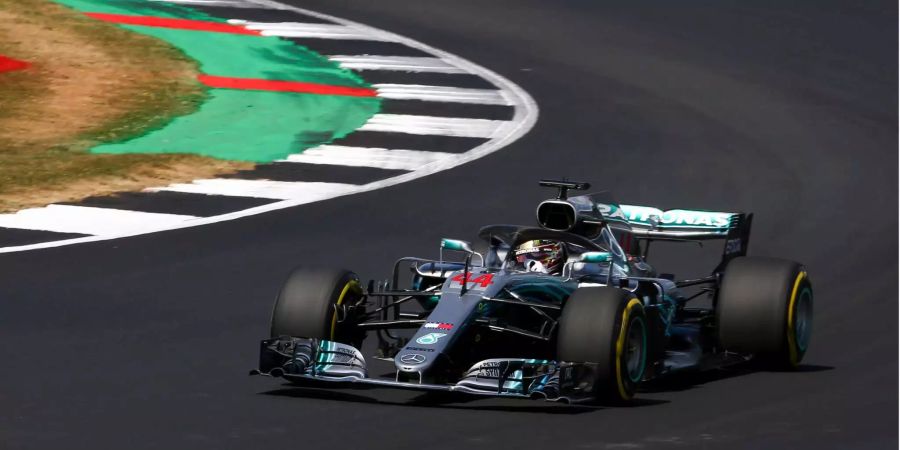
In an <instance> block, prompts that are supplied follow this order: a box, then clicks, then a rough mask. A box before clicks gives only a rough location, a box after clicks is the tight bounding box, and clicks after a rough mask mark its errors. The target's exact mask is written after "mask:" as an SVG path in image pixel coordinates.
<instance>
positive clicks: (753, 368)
mask: <svg viewBox="0 0 900 450" xmlns="http://www.w3.org/2000/svg"><path fill="white" fill-rule="evenodd" d="M829 370H834V367H832V366H822V365H815V364H801V365H800V366H799V367H797V368H795V369H785V370H776V369H770V368H766V367H765V366H760V365H759V364H756V363H754V362H753V361H748V362H746V363H742V364H735V365H731V366H728V367H722V368H717V369H709V370H704V371H684V372H681V373H676V374H672V375H668V376H665V377H663V378H660V379H658V380H654V381H651V382H648V383H644V384H643V385H642V386H641V389H640V392H644V393H660V392H672V391H685V390H688V389H694V388H696V387H698V386H701V385H704V384H707V383H713V382H716V381H719V380H726V379H729V378H735V377H741V376H746V375H750V374H754V373H761V372H777V373H812V372H824V371H829Z"/></svg>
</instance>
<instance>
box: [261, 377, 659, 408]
mask: <svg viewBox="0 0 900 450" xmlns="http://www.w3.org/2000/svg"><path fill="white" fill-rule="evenodd" d="M359 392H361V390H357V389H348V388H330V389H325V388H312V387H304V386H295V385H291V384H285V385H283V387H282V388H280V389H273V390H270V391H266V392H261V393H260V395H269V396H275V397H291V398H307V399H320V400H332V401H343V402H352V403H368V404H380V405H393V406H403V407H412V408H444V409H458V410H472V411H502V412H512V413H516V412H518V413H532V414H533V413H543V414H563V415H573V414H585V413H591V412H596V411H599V410H603V409H610V407H607V406H601V405H594V404H574V405H570V404H565V403H562V402H546V401H541V400H531V401H529V400H527V399H497V398H491V397H479V396H472V395H465V394H458V393H431V392H429V393H424V394H420V395H417V396H415V397H413V398H411V399H404V400H395V399H387V398H385V397H384V395H382V394H383V393H384V392H385V391H384V390H380V389H377V388H373V389H365V390H364V392H365V393H364V394H362V393H359ZM498 402H500V403H502V404H497V403H498ZM663 403H668V401H667V400H657V399H648V398H636V399H635V400H634V401H633V402H632V403H631V404H629V405H627V406H621V407H615V408H612V409H618V408H640V407H645V406H654V405H659V404H663Z"/></svg>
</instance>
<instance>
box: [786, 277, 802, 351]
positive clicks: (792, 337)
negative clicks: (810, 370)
mask: <svg viewBox="0 0 900 450" xmlns="http://www.w3.org/2000/svg"><path fill="white" fill-rule="evenodd" d="M804 278H806V272H800V274H798V275H797V280H796V281H794V289H793V290H792V291H791V301H790V302H788V320H787V342H788V356H789V357H790V361H791V365H793V366H796V365H798V364H800V355H799V353H798V352H797V336H796V333H795V332H794V321H795V320H797V318H796V317H795V316H796V313H795V312H794V310H795V309H797V308H796V304H797V291H798V290H799V289H800V282H801V281H803V279H804Z"/></svg>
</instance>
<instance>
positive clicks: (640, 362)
mask: <svg viewBox="0 0 900 450" xmlns="http://www.w3.org/2000/svg"><path fill="white" fill-rule="evenodd" d="M648 338H649V333H648V326H647V320H646V316H645V314H644V306H643V304H642V303H641V301H640V300H638V299H637V298H635V297H634V296H633V295H632V294H631V293H630V292H628V291H625V290H622V289H615V288H610V287H589V288H581V289H578V290H576V291H575V292H574V293H572V295H571V296H570V297H569V298H568V300H566V303H565V306H564V308H563V312H562V316H561V317H560V321H559V334H558V339H557V354H558V358H559V359H560V360H561V361H565V362H573V363H593V365H594V366H595V370H594V373H593V379H592V380H590V381H592V383H593V387H592V392H591V393H592V395H593V396H594V398H595V399H596V400H598V401H600V402H601V403H609V404H622V403H627V402H629V401H630V400H631V399H632V398H633V397H634V394H635V391H636V390H637V388H638V386H639V385H640V383H641V380H642V379H643V378H644V374H645V371H646V368H647V358H648V350H649V345H648Z"/></svg>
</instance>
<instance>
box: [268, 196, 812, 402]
mask: <svg viewBox="0 0 900 450" xmlns="http://www.w3.org/2000/svg"><path fill="white" fill-rule="evenodd" d="M541 185H543V186H547V187H553V188H556V189H559V194H558V196H557V197H556V198H554V199H551V200H546V201H544V202H542V203H541V204H540V205H539V207H538V210H537V219H538V223H539V225H540V226H539V227H524V226H513V225H491V226H487V227H484V228H482V229H481V231H480V232H479V236H480V238H482V239H483V240H484V241H485V243H486V246H487V250H486V251H485V252H484V254H482V253H479V252H476V251H475V250H473V248H472V246H471V245H470V244H469V243H467V242H463V241H458V240H451V239H444V240H442V242H441V246H440V257H439V258H438V259H437V260H427V259H422V258H413V257H406V258H401V259H399V260H398V261H397V262H396V263H395V264H394V267H393V276H392V278H391V279H390V280H387V281H383V282H375V281H370V282H369V283H368V285H367V286H366V287H364V286H363V285H361V284H360V281H359V278H358V277H357V276H356V274H354V273H353V272H350V271H347V270H322V269H312V270H307V269H298V270H295V271H294V272H293V273H292V274H291V275H290V277H289V278H288V280H287V282H286V283H285V284H284V286H283V287H282V289H281V292H280V293H279V295H278V298H277V300H276V302H275V309H274V312H273V315H272V328H271V337H270V338H269V339H266V340H264V341H262V343H261V347H260V349H261V354H260V361H259V368H258V369H256V370H254V371H253V372H252V373H254V374H263V375H269V376H273V377H282V378H284V379H286V380H289V381H291V382H294V383H297V384H300V385H316V386H327V385H331V386H353V387H364V386H369V387H371V386H382V387H384V386H387V387H394V388H403V389H413V390H421V391H451V392H460V393H466V394H478V395H488V396H501V397H521V398H543V399H547V400H560V401H566V402H581V401H600V402H602V403H612V404H616V403H624V402H628V401H629V400H631V399H632V397H633V396H634V394H635V391H636V390H637V389H638V387H639V386H640V384H641V383H642V382H645V381H648V380H651V379H656V378H658V377H661V376H664V375H667V374H670V373H675V372H678V371H682V370H685V369H705V368H713V367H721V366H723V365H726V364H729V363H733V362H737V361H747V360H750V359H751V358H752V359H755V360H757V361H763V362H764V363H765V364H768V365H771V366H776V367H779V368H792V367H796V366H797V365H798V364H799V363H800V361H801V359H802V358H803V355H804V353H805V352H806V350H807V347H808V345H809V341H810V325H811V321H812V305H813V298H812V287H811V284H810V280H809V277H808V275H807V273H806V271H805V270H804V268H803V266H801V265H800V264H798V263H795V262H791V261H785V260H780V259H771V258H758V257H747V256H745V255H746V251H747V244H748V241H749V237H750V225H751V220H752V214H745V213H723V212H705V211H689V210H670V211H665V212H664V211H661V210H659V209H656V208H651V207H644V206H628V205H619V204H616V203H615V202H613V201H612V200H611V199H609V198H608V196H606V195H605V194H590V195H580V196H576V197H571V198H569V197H568V196H567V193H568V191H569V190H583V189H587V188H589V185H588V184H587V183H577V182H568V181H541ZM710 239H719V240H724V243H725V245H724V251H723V254H722V260H721V263H720V264H719V265H718V266H717V267H716V268H715V269H714V270H713V271H712V274H711V275H710V276H708V277H705V278H701V279H692V280H678V281H676V280H675V279H674V277H673V276H671V275H667V274H658V273H657V272H656V270H655V269H654V268H653V267H652V266H650V265H649V264H648V263H647V261H646V256H647V250H648V248H649V245H650V243H651V242H653V241H656V240H674V241H698V240H710ZM451 252H453V254H455V255H460V256H459V257H457V259H460V258H461V259H462V260H461V261H458V262H451V261H448V260H445V259H444V258H445V256H448V255H449V254H450V253H451ZM405 266H409V268H410V273H409V275H408V276H406V277H405V278H406V280H403V279H402V278H403V277H401V272H404V271H403V270H402V269H404V267H405ZM703 298H705V299H706V303H708V304H709V305H711V306H706V307H690V306H688V305H689V304H691V301H692V300H694V299H703ZM404 329H406V330H404ZM411 331H414V332H411ZM370 333H372V334H374V335H375V337H376V339H377V347H376V348H375V349H374V350H373V353H374V355H372V356H371V357H370V358H371V359H373V360H374V359H378V360H386V361H389V362H390V363H391V365H390V366H388V367H389V368H390V369H389V372H390V373H389V374H386V375H385V376H381V377H378V376H371V375H370V368H371V367H370V366H371V365H372V364H375V362H374V361H371V360H367V359H366V357H364V356H363V354H362V353H361V350H362V348H363V347H362V344H363V340H364V339H365V338H366V337H367V335H368V334H370ZM370 363H371V364H370ZM381 364H382V365H384V364H385V363H381Z"/></svg>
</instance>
